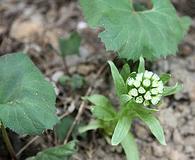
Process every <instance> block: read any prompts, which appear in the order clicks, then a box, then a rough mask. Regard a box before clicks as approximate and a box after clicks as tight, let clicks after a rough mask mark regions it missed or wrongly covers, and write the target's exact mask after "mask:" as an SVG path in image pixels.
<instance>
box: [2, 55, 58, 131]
mask: <svg viewBox="0 0 195 160" xmlns="http://www.w3.org/2000/svg"><path fill="white" fill-rule="evenodd" d="M0 75H1V76H0V119H1V121H2V122H3V124H4V125H5V126H6V127H8V128H10V129H12V130H13V131H15V132H16V133H18V134H41V133H42V131H43V130H44V129H52V128H53V125H55V124H56V123H57V122H58V119H57V116H56V115H55V99H56V97H55V92H54V88H53V86H52V85H51V84H50V83H49V82H48V81H46V80H45V77H44V76H43V75H42V74H41V72H40V71H39V70H38V69H37V67H35V65H34V64H33V63H32V61H31V60H30V59H29V58H28V56H27V55H25V54H22V53H14V54H7V55H5V56H2V57H0Z"/></svg>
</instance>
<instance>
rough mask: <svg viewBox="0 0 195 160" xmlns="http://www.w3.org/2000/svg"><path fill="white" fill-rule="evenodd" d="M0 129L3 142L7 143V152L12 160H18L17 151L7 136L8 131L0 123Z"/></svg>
mask: <svg viewBox="0 0 195 160" xmlns="http://www.w3.org/2000/svg"><path fill="white" fill-rule="evenodd" d="M0 127H1V132H2V136H3V140H4V142H5V145H6V147H7V150H8V152H9V154H10V156H11V157H12V160H17V158H16V154H15V151H14V149H13V146H12V144H11V142H10V139H9V136H8V134H7V131H6V129H5V127H4V125H3V123H0Z"/></svg>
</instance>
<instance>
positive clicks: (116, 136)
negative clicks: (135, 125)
mask: <svg viewBox="0 0 195 160" xmlns="http://www.w3.org/2000/svg"><path fill="white" fill-rule="evenodd" d="M130 127H131V119H130V118H129V117H127V116H122V117H121V118H120V119H119V121H118V123H117V125H116V127H115V129H114V133H113V135H112V140H111V143H112V145H118V144H119V143H121V141H123V139H124V138H125V137H126V136H127V134H128V132H129V130H130Z"/></svg>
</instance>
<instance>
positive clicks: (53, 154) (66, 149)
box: [26, 142, 76, 160]
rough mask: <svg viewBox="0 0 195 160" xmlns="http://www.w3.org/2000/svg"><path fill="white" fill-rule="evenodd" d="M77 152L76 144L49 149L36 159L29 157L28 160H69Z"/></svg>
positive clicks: (39, 154) (40, 153)
mask: <svg viewBox="0 0 195 160" xmlns="http://www.w3.org/2000/svg"><path fill="white" fill-rule="evenodd" d="M75 152H76V149H75V142H70V143H68V144H65V145H62V146H57V147H53V148H49V149H46V150H43V151H42V152H39V153H38V154H37V155H36V156H35V157H29V158H27V159H26V160H68V159H69V158H68V157H69V156H71V155H72V154H74V153H75Z"/></svg>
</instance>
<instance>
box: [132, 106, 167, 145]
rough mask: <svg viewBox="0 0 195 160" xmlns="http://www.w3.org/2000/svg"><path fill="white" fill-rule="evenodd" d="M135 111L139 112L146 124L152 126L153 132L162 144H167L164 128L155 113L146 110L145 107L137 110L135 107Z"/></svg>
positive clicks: (138, 114)
mask: <svg viewBox="0 0 195 160" xmlns="http://www.w3.org/2000/svg"><path fill="white" fill-rule="evenodd" d="M135 111H136V113H137V116H138V117H139V118H140V119H141V120H142V121H143V122H144V123H146V125H147V126H148V127H149V128H150V130H151V132H152V134H153V135H154V136H155V137H156V139H157V140H158V141H159V142H160V143H161V144H162V145H166V142H165V137H164V131H163V128H162V127H161V125H160V123H159V121H158V120H157V119H156V117H155V116H154V115H153V114H151V113H150V112H149V111H146V110H144V109H142V110H141V109H139V110H137V109H136V108H135Z"/></svg>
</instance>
